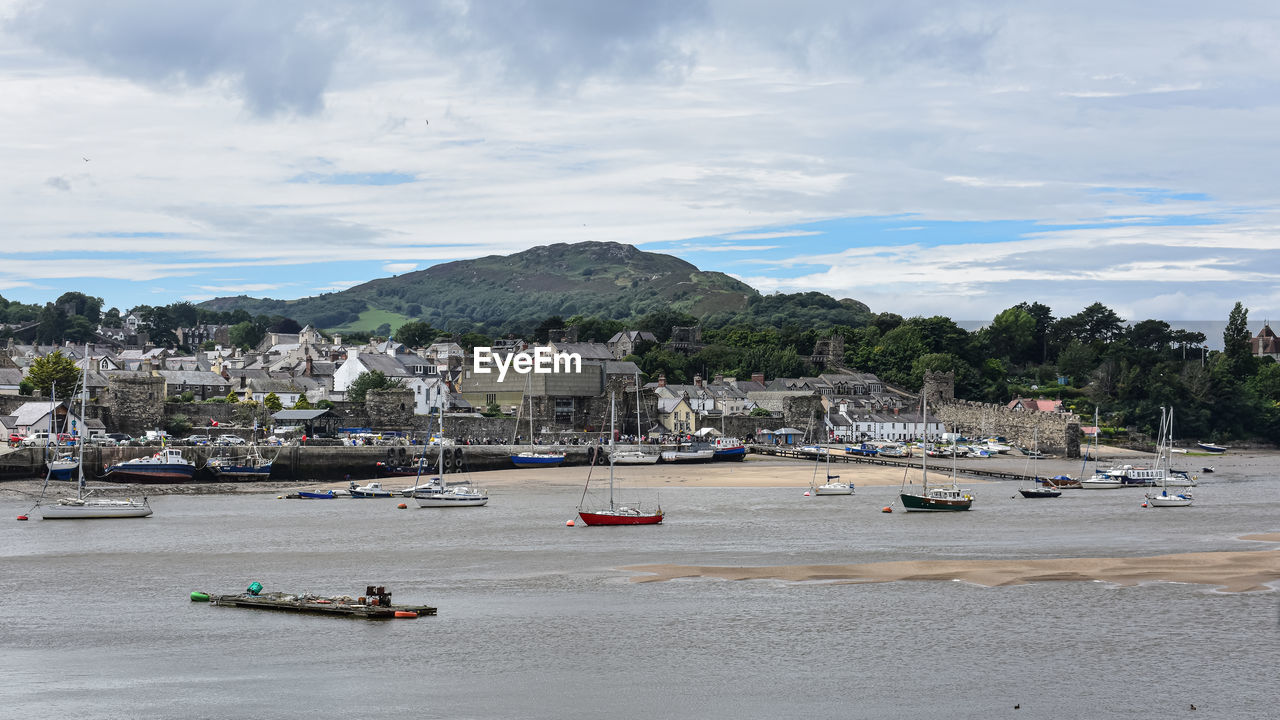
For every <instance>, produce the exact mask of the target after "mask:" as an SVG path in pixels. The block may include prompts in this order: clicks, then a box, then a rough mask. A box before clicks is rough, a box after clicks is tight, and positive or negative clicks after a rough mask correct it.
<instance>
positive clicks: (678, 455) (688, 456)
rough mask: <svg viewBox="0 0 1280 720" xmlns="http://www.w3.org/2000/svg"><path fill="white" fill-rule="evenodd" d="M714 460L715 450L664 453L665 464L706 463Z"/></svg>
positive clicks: (667, 451) (670, 451) (669, 451)
mask: <svg viewBox="0 0 1280 720" xmlns="http://www.w3.org/2000/svg"><path fill="white" fill-rule="evenodd" d="M713 459H715V451H713V450H666V451H664V452H663V453H662V462H664V463H704V462H711V461H712V460H713Z"/></svg>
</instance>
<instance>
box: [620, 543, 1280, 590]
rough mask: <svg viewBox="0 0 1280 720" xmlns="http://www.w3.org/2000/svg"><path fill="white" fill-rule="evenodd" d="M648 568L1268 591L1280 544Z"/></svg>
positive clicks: (648, 576) (841, 578)
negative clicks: (1145, 553)
mask: <svg viewBox="0 0 1280 720" xmlns="http://www.w3.org/2000/svg"><path fill="white" fill-rule="evenodd" d="M623 569H625V570H629V571H632V572H637V573H644V574H643V575H639V576H636V577H634V578H632V582H663V581H667V580H675V579H677V578H711V579H717V580H783V581H788V582H803V581H815V580H822V581H829V582H848V583H862V582H894V581H903V580H935V581H936V580H962V581H965V582H971V583H974V584H977V585H985V586H987V587H1000V586H1005V585H1024V584H1027V583H1034V582H1051V581H1056V582H1063V581H1088V580H1099V581H1102V582H1109V583H1115V584H1117V585H1137V584H1139V583H1144V582H1180V583H1193V584H1197V585H1210V586H1213V587H1216V588H1221V589H1223V590H1225V591H1227V592H1254V591H1260V590H1268V589H1270V588H1268V587H1267V586H1266V583H1271V582H1276V581H1277V580H1280V550H1263V551H1255V552H1203V553H1182V554H1178V555H1155V556H1151V557H1130V558H1060V559H1047V560H947V561H919V560H913V561H900V562H881V563H864V564H856V565H781V566H776V567H716V566H698V565H632V566H628V567H626V568H623Z"/></svg>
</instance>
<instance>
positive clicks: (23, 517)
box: [18, 515, 573, 522]
mask: <svg viewBox="0 0 1280 720" xmlns="http://www.w3.org/2000/svg"><path fill="white" fill-rule="evenodd" d="M18 519H19V520H26V519H27V516H26V515H19V516H18ZM569 522H573V521H572V520H570V521H569Z"/></svg>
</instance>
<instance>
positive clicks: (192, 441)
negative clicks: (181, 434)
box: [187, 435, 213, 445]
mask: <svg viewBox="0 0 1280 720" xmlns="http://www.w3.org/2000/svg"><path fill="white" fill-rule="evenodd" d="M211 442H213V438H211V437H209V436H208V435H191V436H188V437H187V444H188V445H208V444H209V443H211Z"/></svg>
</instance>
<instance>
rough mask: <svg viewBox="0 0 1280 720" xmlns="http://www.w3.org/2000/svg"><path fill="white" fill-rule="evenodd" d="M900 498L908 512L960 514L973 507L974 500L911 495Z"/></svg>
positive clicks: (905, 494) (903, 494)
mask: <svg viewBox="0 0 1280 720" xmlns="http://www.w3.org/2000/svg"><path fill="white" fill-rule="evenodd" d="M898 498H899V499H900V500H901V501H902V508H903V509H904V510H906V511H907V512H958V511H962V510H968V509H969V508H970V507H972V506H973V499H972V498H961V499H958V500H950V499H946V498H933V497H928V496H925V495H912V494H910V493H900V494H899V495H898Z"/></svg>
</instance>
